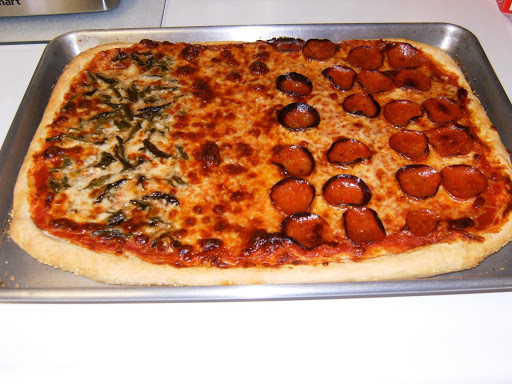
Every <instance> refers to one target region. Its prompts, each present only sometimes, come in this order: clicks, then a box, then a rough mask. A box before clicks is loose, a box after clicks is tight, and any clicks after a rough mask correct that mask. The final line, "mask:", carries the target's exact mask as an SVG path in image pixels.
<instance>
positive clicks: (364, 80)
mask: <svg viewBox="0 0 512 384" xmlns="http://www.w3.org/2000/svg"><path fill="white" fill-rule="evenodd" d="M356 80H357V81H358V83H359V84H361V87H363V89H364V90H365V91H366V92H368V93H378V92H387V91H391V90H392V89H393V80H392V79H391V77H389V76H388V75H385V74H384V73H382V72H379V71H369V70H367V69H363V70H362V71H361V72H359V73H358V74H357V77H356Z"/></svg>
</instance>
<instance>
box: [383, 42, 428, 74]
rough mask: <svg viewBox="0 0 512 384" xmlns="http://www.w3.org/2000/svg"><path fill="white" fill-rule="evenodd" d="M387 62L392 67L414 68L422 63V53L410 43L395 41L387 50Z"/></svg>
mask: <svg viewBox="0 0 512 384" xmlns="http://www.w3.org/2000/svg"><path fill="white" fill-rule="evenodd" d="M388 60H389V64H390V65H391V66H392V67H393V68H416V67H419V66H420V65H421V64H423V62H424V60H425V58H424V57H423V54H422V53H421V52H420V51H419V50H418V49H416V48H414V47H413V46H412V45H411V44H407V43H397V44H395V45H394V46H393V47H392V48H391V49H390V50H389V51H388Z"/></svg>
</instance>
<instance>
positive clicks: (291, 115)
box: [277, 103, 320, 131]
mask: <svg viewBox="0 0 512 384" xmlns="http://www.w3.org/2000/svg"><path fill="white" fill-rule="evenodd" d="M277 119H278V121H279V123H280V124H281V125H282V126H284V127H286V128H288V129H289V130H291V131H301V130H303V129H308V128H314V127H318V124H320V114H319V113H318V111H317V110H316V109H315V108H313V107H312V106H311V105H309V104H306V103H291V104H288V105H287V106H286V107H284V108H283V109H281V110H280V111H279V113H278V114H277Z"/></svg>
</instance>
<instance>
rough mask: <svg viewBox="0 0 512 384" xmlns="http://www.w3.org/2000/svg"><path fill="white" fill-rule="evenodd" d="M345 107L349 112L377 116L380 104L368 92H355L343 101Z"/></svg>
mask: <svg viewBox="0 0 512 384" xmlns="http://www.w3.org/2000/svg"><path fill="white" fill-rule="evenodd" d="M343 109H344V110H345V111H347V112H348V113H351V114H353V115H359V116H366V117H377V116H378V115H379V113H380V105H379V103H377V102H376V101H375V100H374V99H373V97H372V95H370V94H368V93H355V94H353V95H350V96H348V97H347V98H346V99H345V100H344V101H343Z"/></svg>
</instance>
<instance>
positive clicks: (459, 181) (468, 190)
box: [441, 164, 487, 200]
mask: <svg viewBox="0 0 512 384" xmlns="http://www.w3.org/2000/svg"><path fill="white" fill-rule="evenodd" d="M441 176H442V177H443V187H444V189H446V191H447V192H448V193H449V194H450V195H452V196H453V197H455V198H457V199H463V200H467V199H471V198H473V197H476V196H478V195H479V194H481V193H482V192H484V191H485V190H486V189H487V179H486V178H485V176H484V174H483V173H482V172H480V171H479V170H478V169H476V168H475V167H472V166H471V165H465V164H457V165H450V166H448V167H445V168H443V169H442V170H441Z"/></svg>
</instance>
